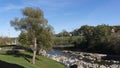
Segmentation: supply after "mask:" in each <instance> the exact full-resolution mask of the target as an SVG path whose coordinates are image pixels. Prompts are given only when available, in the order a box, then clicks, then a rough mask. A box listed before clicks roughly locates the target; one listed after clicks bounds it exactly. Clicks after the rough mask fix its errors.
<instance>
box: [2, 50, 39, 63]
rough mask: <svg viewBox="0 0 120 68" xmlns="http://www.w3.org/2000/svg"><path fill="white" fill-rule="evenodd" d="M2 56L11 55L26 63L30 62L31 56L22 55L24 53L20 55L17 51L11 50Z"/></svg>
mask: <svg viewBox="0 0 120 68" xmlns="http://www.w3.org/2000/svg"><path fill="white" fill-rule="evenodd" d="M3 55H12V56H14V57H22V58H24V59H25V60H26V61H28V62H31V61H30V59H32V56H31V55H29V54H24V53H21V52H20V51H17V50H12V51H6V53H5V54H3ZM36 60H39V59H38V58H36Z"/></svg>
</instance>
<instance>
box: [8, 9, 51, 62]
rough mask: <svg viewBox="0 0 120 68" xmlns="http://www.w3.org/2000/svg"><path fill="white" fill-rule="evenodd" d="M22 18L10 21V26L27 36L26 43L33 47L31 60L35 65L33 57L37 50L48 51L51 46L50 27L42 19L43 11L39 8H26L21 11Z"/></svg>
mask: <svg viewBox="0 0 120 68" xmlns="http://www.w3.org/2000/svg"><path fill="white" fill-rule="evenodd" d="M22 14H23V17H22V18H15V19H14V20H11V22H10V23H11V26H13V27H14V28H15V29H16V30H20V31H22V32H25V33H26V34H27V37H26V38H27V41H29V44H30V45H33V60H32V63H33V64H35V57H36V52H37V48H38V47H40V48H43V49H48V48H51V46H52V44H53V40H52V37H53V31H52V27H51V26H50V25H48V24H47V23H48V21H47V20H46V19H45V18H44V14H43V11H42V10H41V9H39V8H31V7H27V8H25V9H23V10H22Z"/></svg>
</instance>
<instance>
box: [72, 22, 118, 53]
mask: <svg viewBox="0 0 120 68" xmlns="http://www.w3.org/2000/svg"><path fill="white" fill-rule="evenodd" d="M72 34H73V35H77V36H78V35H79V36H81V39H78V40H77V41H75V45H76V47H79V49H82V50H86V51H92V52H101V53H114V54H120V26H109V25H105V24H103V25H98V26H88V25H83V26H81V27H80V28H79V29H77V30H74V31H73V32H72Z"/></svg>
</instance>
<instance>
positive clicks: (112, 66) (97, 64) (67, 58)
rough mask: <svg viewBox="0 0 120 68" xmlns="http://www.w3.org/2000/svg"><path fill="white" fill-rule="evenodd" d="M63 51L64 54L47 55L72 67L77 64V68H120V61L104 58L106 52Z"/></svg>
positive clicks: (69, 67)
mask: <svg viewBox="0 0 120 68" xmlns="http://www.w3.org/2000/svg"><path fill="white" fill-rule="evenodd" d="M62 52H63V53H64V55H52V56H50V55H49V54H47V55H46V56H48V57H50V58H51V59H53V60H55V61H57V62H60V63H63V64H65V65H66V66H67V67H68V68H72V67H71V66H76V68H120V61H115V60H103V59H102V57H106V56H107V55H106V54H97V53H94V54H93V53H85V52H73V51H62Z"/></svg>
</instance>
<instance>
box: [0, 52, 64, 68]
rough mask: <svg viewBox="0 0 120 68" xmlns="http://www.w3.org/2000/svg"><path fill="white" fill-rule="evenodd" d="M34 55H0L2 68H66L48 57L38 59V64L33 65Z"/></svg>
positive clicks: (0, 66)
mask: <svg viewBox="0 0 120 68" xmlns="http://www.w3.org/2000/svg"><path fill="white" fill-rule="evenodd" d="M31 59H32V53H30V52H18V53H16V54H15V53H12V52H6V53H3V52H1V53H0V68H66V67H65V66H64V65H62V64H60V63H58V62H56V61H53V60H51V59H49V58H47V57H43V56H38V55H37V57H36V64H35V65H33V64H31Z"/></svg>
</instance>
